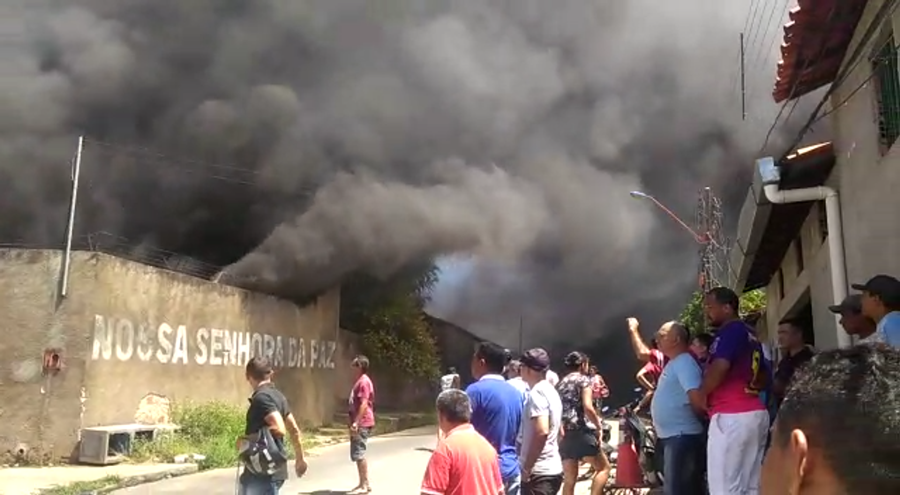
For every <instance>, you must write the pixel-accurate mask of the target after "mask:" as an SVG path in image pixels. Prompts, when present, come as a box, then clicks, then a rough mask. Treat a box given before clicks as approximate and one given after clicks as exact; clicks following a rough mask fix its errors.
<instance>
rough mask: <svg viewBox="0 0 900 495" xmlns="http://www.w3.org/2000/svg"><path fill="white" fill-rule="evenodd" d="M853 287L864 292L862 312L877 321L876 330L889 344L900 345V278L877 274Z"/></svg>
mask: <svg viewBox="0 0 900 495" xmlns="http://www.w3.org/2000/svg"><path fill="white" fill-rule="evenodd" d="M852 287H853V289H855V290H858V291H861V292H862V312H863V314H864V315H866V316H868V317H869V318H871V319H872V320H873V321H874V322H875V323H876V327H875V331H876V332H878V333H880V334H881V335H882V337H883V338H884V341H885V342H886V343H887V344H889V345H891V346H894V347H900V280H897V279H896V278H894V277H891V276H890V275H875V276H874V277H872V278H870V279H869V281H868V282H866V283H865V284H853V285H852Z"/></svg>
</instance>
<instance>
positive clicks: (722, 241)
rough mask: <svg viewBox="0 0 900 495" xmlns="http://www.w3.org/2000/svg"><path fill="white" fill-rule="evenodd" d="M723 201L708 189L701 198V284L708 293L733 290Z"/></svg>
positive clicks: (699, 278)
mask: <svg viewBox="0 0 900 495" xmlns="http://www.w3.org/2000/svg"><path fill="white" fill-rule="evenodd" d="M722 220H723V218H722V201H721V200H720V199H719V198H718V197H717V196H716V195H715V194H713V192H712V190H711V189H710V188H708V187H704V188H703V189H700V191H699V193H698V195H697V228H696V232H697V233H698V234H700V235H701V236H702V237H703V238H704V241H705V242H703V243H702V244H701V245H700V253H699V254H700V267H699V274H698V275H699V276H698V282H699V286H700V289H702V290H703V291H707V290H709V289H712V288H713V287H718V286H726V287H730V286H731V283H730V274H731V273H730V271H729V269H728V262H729V260H728V254H729V253H728V246H729V243H728V239H726V238H725V236H724V235H723V233H722V231H723V228H722V224H723V221H722Z"/></svg>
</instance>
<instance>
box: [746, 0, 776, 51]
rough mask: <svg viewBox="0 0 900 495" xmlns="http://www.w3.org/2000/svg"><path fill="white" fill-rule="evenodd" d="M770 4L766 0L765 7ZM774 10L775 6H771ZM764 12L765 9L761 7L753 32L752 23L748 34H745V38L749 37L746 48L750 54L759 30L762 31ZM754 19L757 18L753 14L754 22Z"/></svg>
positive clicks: (768, 0) (769, 0)
mask: <svg viewBox="0 0 900 495" xmlns="http://www.w3.org/2000/svg"><path fill="white" fill-rule="evenodd" d="M770 3H772V0H766V5H769V4H770ZM756 6H757V7H759V3H757V4H756ZM774 8H775V5H774V4H772V9H774ZM765 12H766V7H763V10H762V11H760V13H759V16H758V19H759V22H756V23H755V24H756V30H755V31H754V30H753V25H754V23H751V24H750V32H748V33H747V36H748V37H749V40H748V41H747V46H748V48H750V50H748V51H751V52H752V50H753V45H754V43H755V42H756V40H757V38H759V31H760V29H762V20H763V17H765ZM756 18H757V16H756V15H755V14H754V20H756Z"/></svg>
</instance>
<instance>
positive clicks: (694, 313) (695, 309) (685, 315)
mask: <svg viewBox="0 0 900 495" xmlns="http://www.w3.org/2000/svg"><path fill="white" fill-rule="evenodd" d="M765 307H766V292H765V290H764V289H755V290H751V291H749V292H745V293H744V294H742V295H741V309H740V311H741V314H742V315H747V314H751V313H758V312H760V311H762V310H763V309H765ZM678 319H679V320H680V321H681V322H682V323H684V324H685V325H687V326H688V328H689V329H690V330H691V332H695V333H696V332H704V331H706V330H707V328H706V316H705V315H704V314H703V291H700V290H697V291H694V293H693V294H691V299H690V301H688V303H687V305H685V307H684V309H682V310H681V314H680V315H679V316H678Z"/></svg>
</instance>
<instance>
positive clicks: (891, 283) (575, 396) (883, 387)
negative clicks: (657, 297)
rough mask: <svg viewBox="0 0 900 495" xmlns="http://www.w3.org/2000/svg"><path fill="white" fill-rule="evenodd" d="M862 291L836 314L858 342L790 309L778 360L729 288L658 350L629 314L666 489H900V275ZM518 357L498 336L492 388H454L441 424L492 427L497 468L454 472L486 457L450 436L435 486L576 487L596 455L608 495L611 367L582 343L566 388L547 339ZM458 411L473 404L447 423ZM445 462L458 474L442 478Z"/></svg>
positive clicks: (486, 432)
mask: <svg viewBox="0 0 900 495" xmlns="http://www.w3.org/2000/svg"><path fill="white" fill-rule="evenodd" d="M853 288H854V289H855V290H857V291H859V292H860V293H859V294H854V295H851V296H849V297H848V298H847V299H846V300H845V301H843V302H842V303H841V304H839V305H836V306H832V307H831V308H830V310H831V311H832V312H834V313H835V314H838V315H840V322H841V325H842V326H843V328H844V329H845V331H846V332H847V333H848V334H850V335H853V336H855V337H856V339H857V345H856V346H854V347H851V348H847V349H837V350H832V351H826V352H822V353H818V354H817V353H816V352H815V351H814V349H813V348H812V347H810V346H808V345H806V343H805V341H804V332H803V328H802V325H801V324H800V322H798V321H795V320H790V319H788V320H785V321H783V322H782V323H781V324H780V325H779V327H778V334H777V342H778V347H779V348H780V351H781V359H779V360H777V364H776V360H775V359H773V356H772V353H771V352H769V350H768V349H767V348H766V346H764V345H763V343H762V342H760V341H759V339H758V338H757V336H756V332H755V329H754V327H753V326H751V325H750V324H748V323H747V322H745V321H744V320H742V319H741V318H740V314H739V308H740V299H739V296H738V295H737V294H736V293H735V292H734V291H732V290H730V289H727V288H721V287H720V288H714V289H712V290H710V291H708V292H707V293H706V294H705V297H704V300H703V310H704V313H705V315H706V318H707V321H708V323H709V325H710V327H712V328H714V329H715V331H714V334H706V333H700V334H693V335H692V334H691V333H690V331H689V329H688V328H686V327H685V326H684V325H683V324H681V323H679V322H677V321H670V322H667V323H665V324H663V325H662V326H661V327H660V328H659V330H658V331H657V332H656V334H655V338H654V339H653V340H652V341H651V343H650V344H649V345H648V344H647V343H645V342H644V340H643V338H642V337H641V333H640V323H639V321H638V320H637V319H635V318H630V319H628V321H627V326H628V330H629V332H630V336H631V343H632V346H633V348H634V350H635V353H636V355H637V357H638V358H639V359H640V360H641V361H643V362H644V363H645V364H644V365H643V367H642V368H641V370H640V371H639V372H638V373H637V375H636V377H635V378H636V379H637V380H638V383H640V384H641V385H642V386H644V387H645V388H646V389H647V394H646V395H645V397H644V400H643V401H641V405H640V406H639V408H640V407H648V408H649V416H650V421H651V422H652V425H653V429H654V431H655V434H656V438H657V441H658V450H657V452H658V454H659V456H660V459H659V461H660V465H661V469H662V472H663V479H664V483H663V491H664V493H665V494H667V495H703V494H709V495H756V494H760V493H761V494H763V495H784V494H797V495H805V494H810V495H812V494H816V495H818V494H823V495H830V494H850V493H859V494H872V495H882V494H884V495H887V494H889V493H891V494H893V493H900V455H898V454H900V429H898V427H900V352H898V351H897V350H896V349H895V347H896V346H898V345H900V281H898V280H897V279H895V278H893V277H888V276H885V275H879V276H876V277H873V278H872V279H871V280H869V281H868V282H867V283H865V284H854V285H853ZM506 361H507V355H506V353H505V350H504V349H502V348H500V347H498V346H494V345H493V344H482V345H481V346H479V347H478V349H477V351H476V352H475V356H474V358H473V375H474V376H475V378H476V382H475V383H473V384H472V385H470V386H469V387H468V388H466V390H465V392H463V391H461V390H447V391H444V392H443V393H442V394H441V396H440V398H439V399H438V412H439V416H440V417H441V418H442V420H441V428H442V429H444V430H446V431H453V429H454V428H465V430H466V431H469V432H471V433H472V434H477V435H476V436H477V437H479V438H480V439H481V440H479V441H482V440H483V442H482V444H481V447H480V450H477V452H480V453H481V454H480V455H481V457H479V459H480V461H479V462H483V464H482V467H481V468H480V470H478V471H473V470H471V469H468V468H466V469H460V468H459V466H460V465H456V467H455V468H454V467H453V466H454V464H453V462H447V461H446V460H447V459H451V458H452V459H454V460H455V462H461V463H463V464H461V465H465V466H470V464H469V463H470V462H472V461H471V458H470V457H468V455H467V454H465V453H463V452H461V451H459V450H457V451H455V452H454V456H452V457H451V456H448V455H447V453H446V452H445V449H446V447H445V446H444V444H439V446H438V448H437V450H436V451H435V453H434V456H433V457H432V462H431V463H429V468H428V474H426V477H425V482H424V483H423V487H422V493H424V494H430V495H442V494H451V493H452V494H457V493H458V494H494V493H503V494H519V493H525V494H556V493H559V491H560V490H562V493H563V495H570V494H572V493H574V485H575V481H576V480H577V473H578V469H579V465H581V464H583V463H588V464H589V465H590V466H591V468H592V470H591V472H592V477H591V494H592V495H594V494H600V493H602V492H603V490H604V486H605V485H606V484H607V482H608V480H609V477H610V471H611V469H610V465H609V462H608V460H607V459H606V457H605V455H604V453H603V450H602V448H601V447H600V445H601V442H600V440H599V438H600V430H601V424H602V423H601V422H602V418H600V416H599V414H598V411H599V410H600V404H599V403H598V401H597V399H598V397H600V396H601V395H602V394H603V392H602V391H603V390H604V389H605V393H606V394H607V395H608V389H606V387H605V384H603V380H602V378H601V377H600V376H599V375H598V374H597V373H596V368H593V367H590V364H589V362H588V359H587V357H586V356H585V355H584V354H582V353H579V352H573V353H570V354H569V355H568V356H566V358H565V360H564V367H565V373H564V374H563V376H562V378H561V379H559V381H558V383H556V384H555V386H554V384H551V382H550V380H549V378H548V374H549V368H550V359H549V357H548V355H547V353H546V351H544V350H543V349H532V350H529V351H527V352H525V353H524V355H523V356H522V358H521V359H520V360H515V361H512V362H510V363H508V364H504V363H506ZM799 370H803V371H802V372H799ZM504 373H505V376H504ZM879 398H881V399H882V401H881V402H880V403H879ZM451 404H452V407H451ZM447 409H453V410H456V411H462V413H461V414H460V415H458V416H455V417H454V418H455V420H454V421H451V422H449V423H447V422H446V421H445V419H446V417H447V414H448V413H446V412H445V411H446V410H447ZM517 424H518V425H519V426H518V427H517V426H516V425H517ZM487 446H490V447H491V450H489V449H488V448H487ZM473 452H476V450H475V449H473ZM490 453H493V455H492V456H491V455H488V454H490ZM844 453H846V454H847V455H849V456H853V459H848V458H844V457H845V455H844ZM462 459H466V460H465V461H463V460H462ZM493 464H496V466H497V467H496V472H497V474H496V476H494V475H493V474H491V473H493V472H494V470H495V469H494V468H493V467H492V466H493ZM436 471H437V472H445V473H450V474H449V475H448V476H446V477H441V478H440V480H441V482H440V483H434V480H435V479H436V478H435V477H434V476H433V473H434V472H436ZM476 472H478V473H487V474H486V475H485V476H480V475H476V474H474V473H476Z"/></svg>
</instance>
